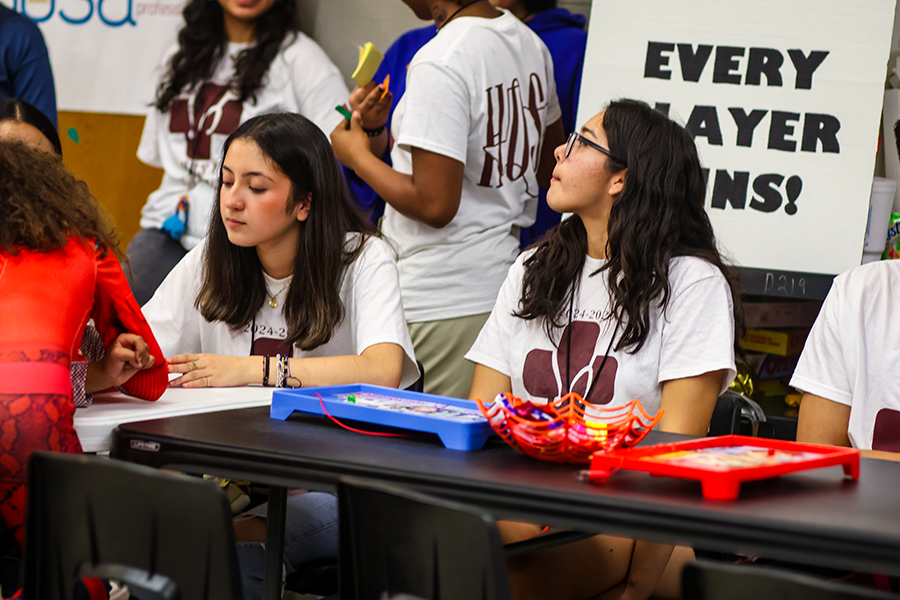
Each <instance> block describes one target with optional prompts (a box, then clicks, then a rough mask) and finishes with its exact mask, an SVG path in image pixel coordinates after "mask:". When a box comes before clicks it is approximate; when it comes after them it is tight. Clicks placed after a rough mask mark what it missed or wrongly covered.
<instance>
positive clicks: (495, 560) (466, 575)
mask: <svg viewBox="0 0 900 600" xmlns="http://www.w3.org/2000/svg"><path fill="white" fill-rule="evenodd" d="M338 499H339V504H340V517H341V520H340V540H341V545H340V547H341V550H340V598H341V600H371V599H373V598H379V597H381V595H382V593H384V592H387V593H388V594H391V595H393V594H409V595H413V596H418V597H420V598H423V599H425V600H510V598H511V593H510V589H509V581H508V579H507V575H506V557H505V555H504V552H503V545H502V542H501V540H500V534H499V533H498V532H497V528H496V526H495V525H494V521H493V519H492V518H491V517H490V516H489V515H487V514H483V513H481V512H479V511H478V510H477V509H475V508H472V507H468V506H464V505H461V504H457V503H454V502H449V501H446V500H439V499H437V498H433V497H430V496H425V495H423V494H418V493H414V492H410V491H407V490H401V489H399V488H396V487H393V486H387V485H383V484H374V483H370V482H364V481H360V480H352V479H347V480H343V481H342V482H341V483H340V484H339V486H338Z"/></svg>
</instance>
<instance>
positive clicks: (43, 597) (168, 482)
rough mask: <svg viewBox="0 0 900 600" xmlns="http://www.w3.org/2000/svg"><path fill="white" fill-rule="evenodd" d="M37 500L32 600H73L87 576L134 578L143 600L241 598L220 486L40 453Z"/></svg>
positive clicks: (27, 593) (32, 505)
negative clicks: (78, 584) (77, 586)
mask: <svg viewBox="0 0 900 600" xmlns="http://www.w3.org/2000/svg"><path fill="white" fill-rule="evenodd" d="M28 495H29V497H28V516H27V528H26V540H25V570H24V582H23V583H24V589H23V597H25V598H29V600H71V598H72V592H73V586H74V583H75V580H76V579H77V578H81V577H100V578H110V579H117V580H120V581H124V582H125V583H127V584H128V586H129V588H130V589H131V595H132V597H134V598H139V599H140V600H157V599H160V600H162V599H167V600H169V599H177V598H180V599H183V600H206V599H210V600H212V599H215V600H241V597H242V596H241V583H240V574H239V571H238V564H237V554H236V550H235V542H234V529H233V526H232V524H231V509H230V507H229V505H228V501H227V500H226V498H225V494H224V493H223V492H222V491H221V490H220V489H218V488H217V487H216V486H215V485H214V484H212V483H210V482H207V481H203V480H201V479H194V478H189V477H185V476H180V475H173V474H170V473H164V472H162V471H157V470H156V469H151V468H148V467H143V466H139V465H133V464H129V463H125V462H121V461H118V460H112V459H107V458H101V457H96V456H83V455H73V454H61V453H51V452H36V453H34V454H33V455H32V456H31V459H30V460H29V462H28Z"/></svg>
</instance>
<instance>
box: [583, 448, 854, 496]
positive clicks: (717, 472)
mask: <svg viewBox="0 0 900 600" xmlns="http://www.w3.org/2000/svg"><path fill="white" fill-rule="evenodd" d="M836 465H841V466H843V467H844V474H845V475H848V476H849V477H851V478H852V479H859V450H856V449H854V448H836V447H834V446H820V445H818V444H801V443H798V442H786V441H782V440H769V439H764V438H755V437H747V436H743V435H724V436H721V437H711V438H702V439H698V440H688V441H686V442H677V443H674V444H657V445H655V446H645V447H642V448H627V449H624V450H613V451H612V452H595V453H594V455H593V456H592V458H591V470H590V471H589V473H588V474H589V476H590V479H591V481H593V482H595V483H606V480H607V479H609V476H610V475H612V474H613V473H615V472H616V471H618V470H620V469H627V470H631V471H646V472H647V473H650V474H651V475H665V476H668V477H680V478H683V479H696V480H699V481H700V483H701V484H702V485H703V497H704V498H707V499H710V500H736V499H737V497H738V494H739V493H740V491H741V483H743V482H744V481H755V480H758V479H768V478H770V477H778V476H779V475H786V474H788V473H794V472H797V471H806V470H808V469H819V468H821V467H833V466H836Z"/></svg>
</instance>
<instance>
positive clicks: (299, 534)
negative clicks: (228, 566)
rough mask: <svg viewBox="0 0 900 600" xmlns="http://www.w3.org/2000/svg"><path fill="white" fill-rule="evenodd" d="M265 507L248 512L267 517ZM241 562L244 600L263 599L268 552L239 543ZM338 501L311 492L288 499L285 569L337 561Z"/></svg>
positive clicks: (259, 546) (292, 569)
mask: <svg viewBox="0 0 900 600" xmlns="http://www.w3.org/2000/svg"><path fill="white" fill-rule="evenodd" d="M266 509H267V505H265V504H263V505H261V506H258V507H257V508H255V509H253V510H251V511H249V512H247V513H246V514H248V515H254V516H258V517H265V516H266ZM237 554H238V563H239V564H240V568H241V584H242V586H243V588H244V600H262V597H263V575H264V573H265V571H266V549H265V546H263V544H260V543H257V542H238V545H237ZM337 555H338V501H337V497H336V496H334V495H333V494H326V493H323V492H308V493H306V494H300V495H297V496H288V498H287V518H286V519H285V528H284V557H283V558H284V568H285V572H286V573H293V572H294V571H296V570H297V567H299V566H300V565H302V564H303V563H306V562H309V561H311V560H317V559H322V558H337Z"/></svg>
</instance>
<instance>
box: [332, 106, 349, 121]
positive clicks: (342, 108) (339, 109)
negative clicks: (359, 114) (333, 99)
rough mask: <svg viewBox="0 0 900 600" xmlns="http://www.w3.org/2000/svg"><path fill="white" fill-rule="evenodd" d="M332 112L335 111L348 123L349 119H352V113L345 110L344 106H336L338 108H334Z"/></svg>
mask: <svg viewBox="0 0 900 600" xmlns="http://www.w3.org/2000/svg"><path fill="white" fill-rule="evenodd" d="M334 110H336V111H338V112H339V113H341V114H342V115H344V118H345V119H347V120H348V121H350V120H351V119H353V113H351V112H350V111H349V110H347V107H346V106H340V105H338V106H335V107H334Z"/></svg>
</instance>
